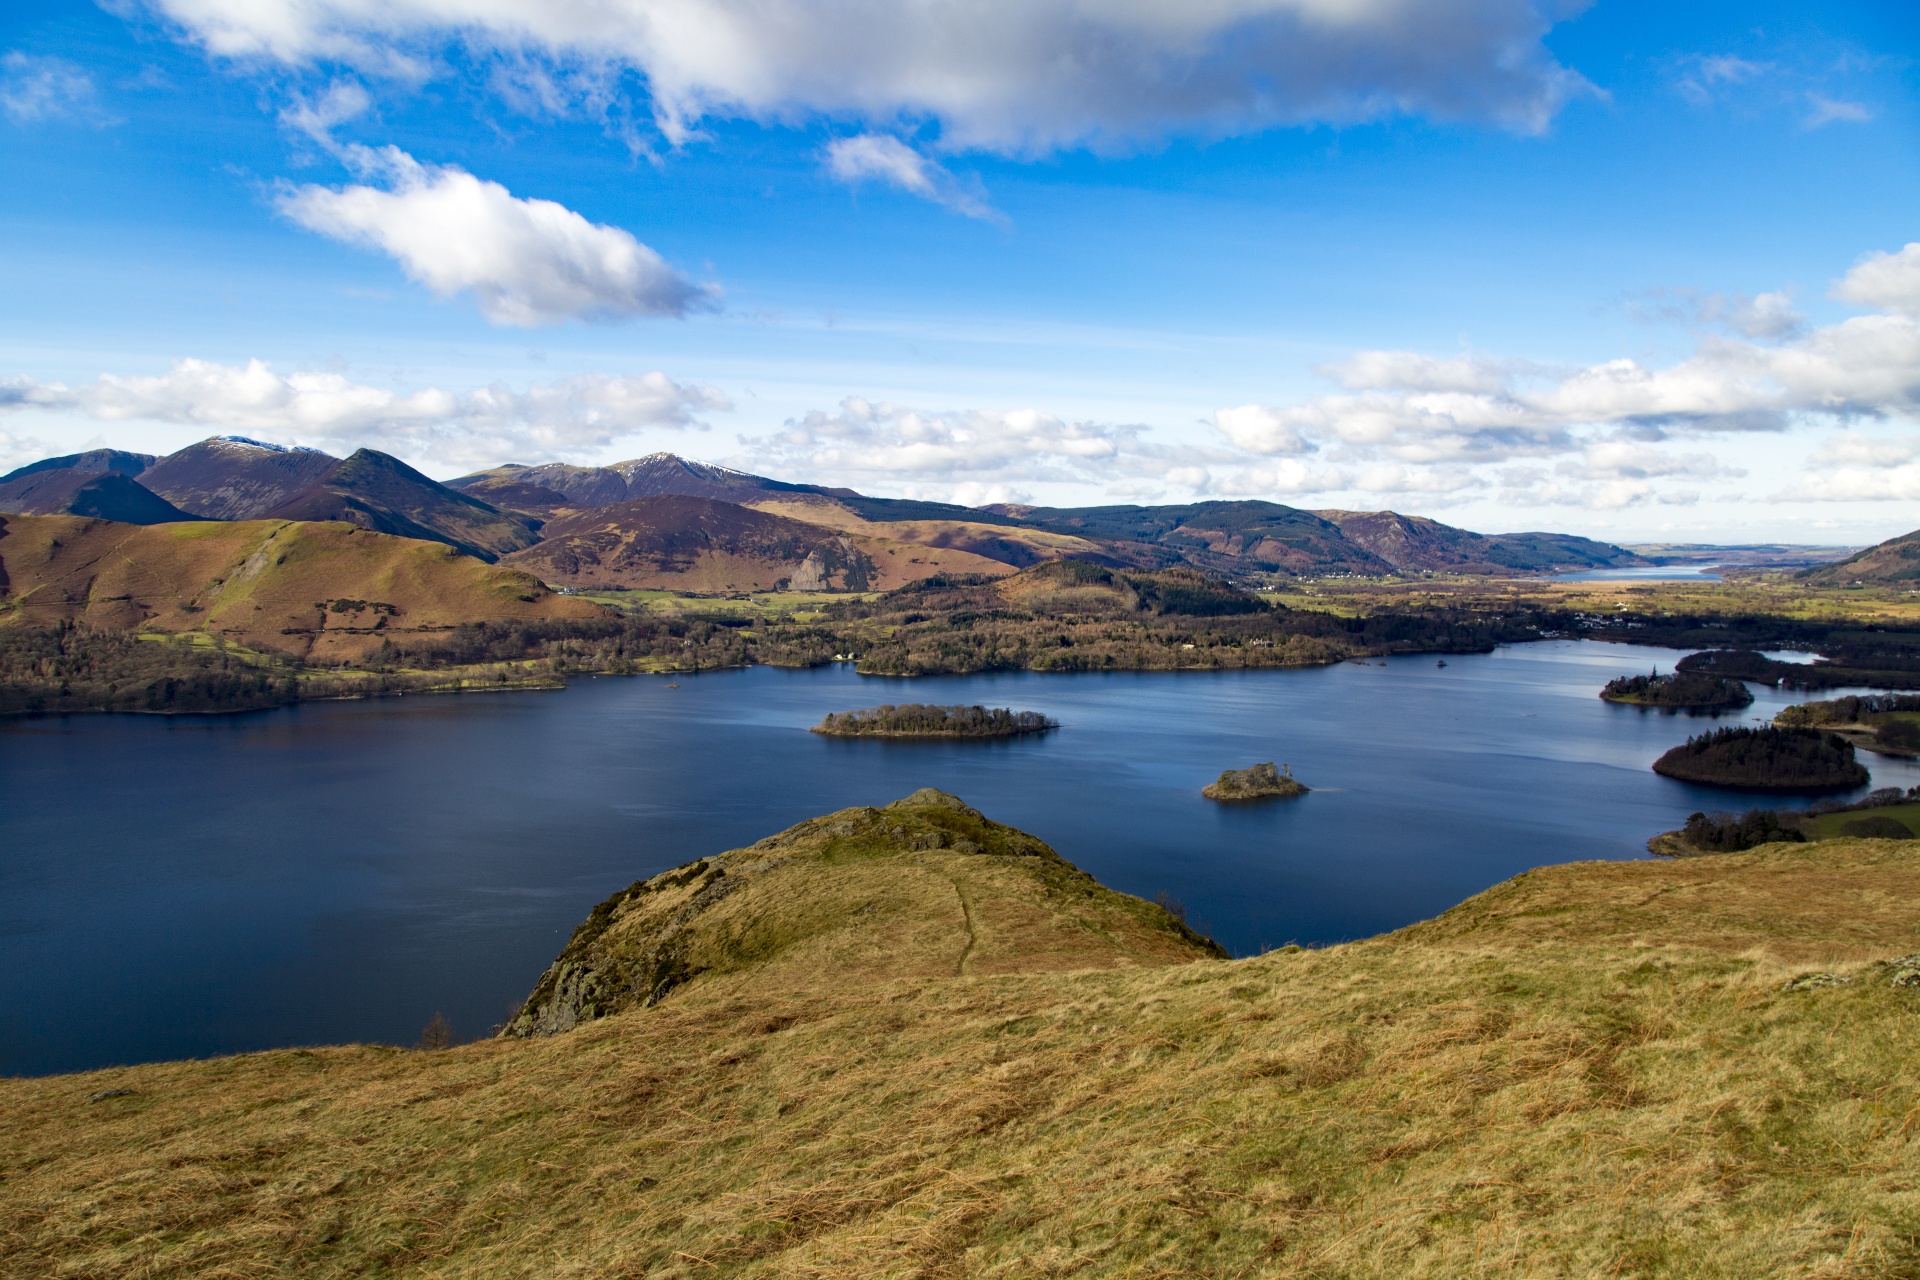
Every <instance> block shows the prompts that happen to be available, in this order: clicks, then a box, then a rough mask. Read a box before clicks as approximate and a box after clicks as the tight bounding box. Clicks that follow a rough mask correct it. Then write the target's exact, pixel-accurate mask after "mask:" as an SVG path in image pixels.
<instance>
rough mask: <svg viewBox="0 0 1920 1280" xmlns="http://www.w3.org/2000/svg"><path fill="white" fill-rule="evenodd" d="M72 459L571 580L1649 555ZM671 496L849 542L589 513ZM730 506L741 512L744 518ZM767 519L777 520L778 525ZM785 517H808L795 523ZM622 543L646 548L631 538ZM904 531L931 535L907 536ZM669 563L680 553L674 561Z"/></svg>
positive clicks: (719, 488)
mask: <svg viewBox="0 0 1920 1280" xmlns="http://www.w3.org/2000/svg"><path fill="white" fill-rule="evenodd" d="M56 464H58V465H56ZM61 469H64V470H83V469H84V470H100V471H109V470H111V471H119V472H121V473H123V474H126V475H133V474H136V473H137V474H138V476H139V483H140V484H142V485H145V486H146V487H148V488H150V489H152V490H153V491H154V492H155V493H157V494H158V495H159V496H160V497H162V498H164V499H166V500H167V501H168V502H170V503H172V504H173V505H174V506H175V507H177V508H179V509H180V510H182V511H185V512H187V513H189V514H192V515H198V516H204V517H206V518H209V519H216V520H247V519H261V518H272V519H300V520H342V521H346V522H348V523H352V524H357V525H359V526H361V527H362V528H366V529H370V530H374V531H376V532H382V533H391V534H395V535H399V536H403V537H413V538H424V539H430V540H434V541H440V542H445V543H447V544H448V545H450V546H455V547H458V548H459V549H460V550H462V551H464V552H466V553H467V554H469V555H472V556H475V557H477V558H480V559H485V560H493V559H498V558H499V557H501V556H503V555H510V554H515V553H519V552H526V551H528V550H529V549H530V548H534V547H535V546H536V544H541V543H542V541H543V539H553V538H556V537H557V539H558V542H557V544H556V545H554V546H550V547H546V548H545V550H543V551H540V552H538V553H537V554H532V555H528V556H525V557H523V558H522V559H523V562H524V563H526V564H528V565H529V566H533V565H536V564H537V565H541V566H544V568H543V569H542V570H541V571H542V572H548V571H551V572H552V573H553V574H555V575H556V576H554V577H552V578H551V579H550V580H551V581H554V582H556V583H560V582H564V583H567V584H569V585H586V584H587V583H588V582H590V581H591V582H598V583H602V584H604V585H636V584H638V583H640V582H643V581H644V583H645V584H646V585H648V586H660V587H675V588H679V589H684V590H689V591H696V592H698V591H708V590H733V589H738V590H760V589H763V585H764V584H767V583H770V582H774V581H779V580H780V579H781V578H783V577H788V576H790V575H789V574H787V573H784V572H772V570H773V569H774V568H776V567H778V566H784V565H788V564H793V565H794V566H796V569H795V571H796V572H798V573H799V575H800V576H799V579H798V580H800V581H805V582H833V583H834V584H835V586H834V588H833V589H845V588H843V587H841V586H840V585H839V584H842V583H846V582H853V581H859V580H861V579H862V574H863V572H864V571H863V570H861V569H860V568H859V564H860V557H862V556H864V557H867V558H868V559H872V560H873V561H874V565H875V569H874V570H873V572H874V573H877V574H878V576H877V577H872V578H871V581H874V582H879V583H885V584H889V585H899V584H901V583H904V582H908V581H912V580H914V579H913V578H912V577H911V576H908V575H910V574H914V573H918V574H921V575H922V576H924V574H925V573H929V572H934V571H936V570H934V569H929V568H927V566H929V565H934V566H938V568H939V570H941V571H950V572H1000V570H999V569H997V568H995V567H994V566H996V565H998V566H1007V567H1011V568H1015V569H1019V568H1025V567H1027V566H1030V565H1033V564H1038V563H1042V562H1045V561H1048V560H1056V559H1060V558H1063V557H1065V558H1072V559H1079V560H1087V561H1091V562H1093V563H1096V564H1102V565H1105V566H1107V567H1109V568H1126V569H1132V570H1145V571H1151V570H1157V569H1164V568H1169V567H1172V566H1176V565H1187V566H1190V567H1195V568H1199V569H1202V570H1205V571H1207V572H1210V573H1214V574H1219V575H1223V576H1228V577H1232V578H1235V579H1236V580H1238V581H1242V582H1246V583H1254V584H1257V583H1262V582H1268V581H1272V580H1275V579H1285V578H1289V577H1298V576H1328V575H1358V576H1376V575H1377V576H1386V575H1393V574H1403V575H1404V574H1422V573H1453V574H1474V575H1491V576H1500V575H1513V574H1529V573H1551V572H1557V571H1562V570H1568V569H1586V568H1592V567H1595V566H1601V565H1607V566H1612V565H1627V564H1637V563H1640V561H1639V560H1638V558H1637V557H1635V556H1634V555H1633V554H1632V553H1631V552H1629V551H1625V550H1623V549H1622V548H1619V547H1615V546H1612V545H1610V544H1607V543H1601V542H1595V541H1593V540H1591V539H1587V538H1580V537H1575V536H1573V535H1568V534H1553V533H1519V534H1498V535H1484V534H1477V533H1472V532H1469V531H1467V530H1464V529H1456V528H1453V527H1451V526H1448V525H1445V524H1441V523H1440V522H1438V521H1435V520H1430V519H1426V518H1424V517H1416V516H1403V515H1400V514H1398V513H1396V512H1391V511H1381V512H1353V511H1327V512H1319V513H1316V512H1311V511H1303V510H1299V509H1297V508H1294V507H1289V506H1285V505H1282V504H1280V503H1273V502H1199V503H1188V504H1183V505H1174V506H1159V507H1145V506H1103V507H1077V508H1051V507H1031V506H1014V505H995V506H988V507H962V506H956V505H954V504H951V503H941V502H929V501H923V500H910V499H897V498H871V497H867V496H865V495H863V494H860V493H856V492H854V491H853V490H851V489H837V488H830V487H826V486H821V485H808V484H790V483H787V482H785V481H780V480H773V479H769V478H767V477H765V476H756V475H751V474H748V473H746V472H742V471H736V470H733V469H731V468H728V467H722V466H715V465H713V464H711V463H704V462H695V461H690V460H688V459H684V458H680V457H677V456H675V455H673V454H670V453H656V454H650V455H648V456H647V457H644V458H635V459H633V460H631V461H628V462H622V463H616V464H614V465H612V466H605V467H584V466H573V465H568V464H564V463H544V464H540V465H535V466H527V465H521V464H509V465H506V466H500V467H495V468H492V469H491V470H488V471H482V472H476V473H473V474H471V475H466V476H461V477H459V478H458V479H455V480H452V481H449V482H447V483H446V484H440V483H439V482H437V481H434V480H432V479H430V478H429V477H427V476H425V475H423V474H421V473H420V472H418V471H416V470H414V469H413V468H411V467H409V466H407V465H406V464H405V463H403V462H401V461H400V460H398V459H396V458H393V457H390V456H389V455H386V454H383V453H379V452H376V451H374V450H368V449H362V450H360V451H359V452H357V453H355V454H354V455H353V456H352V457H350V458H348V459H345V460H344V461H343V460H340V459H337V458H334V457H332V456H331V455H328V454H325V453H321V452H319V451H317V450H312V449H289V448H285V447H283V446H279V445H267V444H261V443H259V442H257V441H253V440H248V439H246V438H244V437H238V436H222V437H216V438H214V439H211V440H204V441H201V442H200V443H199V444H195V445H190V446H188V447H187V448H185V449H182V450H180V451H178V452H177V453H173V454H169V455H168V456H166V457H164V458H160V459H157V460H153V459H149V458H148V456H147V455H142V454H126V453H113V452H111V451H106V450H96V451H93V452H91V453H88V454H85V455H70V456H69V457H66V458H51V459H47V460H45V461H43V462H40V463H35V464H32V466H31V467H30V468H23V469H22V472H21V473H17V474H21V475H24V474H25V473H26V472H29V471H50V470H61ZM43 483H44V482H43ZM655 498H698V499H704V500H709V501H717V502H725V503H730V504H734V505H736V506H742V507H748V508H751V509H753V510H756V511H759V512H761V513H763V514H766V515H768V516H772V517H777V518H781V519H785V520H789V521H796V522H799V523H801V524H806V525H811V526H814V527H815V528H816V529H818V530H823V531H828V532H830V533H831V534H833V535H834V536H835V537H837V538H838V539H839V540H840V541H839V542H838V543H834V544H831V545H830V544H827V543H820V542H818V541H817V539H818V537H819V536H820V535H819V534H810V535H806V536H807V537H811V538H814V539H816V542H815V545H817V546H821V547H823V548H826V549H824V550H822V552H821V557H820V558H819V560H818V561H817V563H815V565H814V567H813V568H811V569H806V570H800V569H798V568H797V566H799V565H803V564H805V563H806V556H805V555H804V554H803V555H802V556H800V557H799V559H798V560H795V559H794V558H793V557H792V556H790V555H788V554H787V553H786V551H784V550H782V551H779V552H778V553H777V554H774V555H772V556H771V558H768V557H767V556H764V555H761V553H760V551H757V550H754V549H751V548H748V549H746V550H744V551H741V552H738V553H736V552H735V551H734V550H732V549H729V548H728V547H727V546H725V545H722V544H724V543H726V542H727V541H728V539H730V538H733V537H735V536H736V534H738V536H748V535H747V534H746V532H745V528H744V526H742V527H741V528H740V529H738V530H735V531H734V532H729V533H726V534H724V535H723V536H722V537H721V540H720V543H716V544H713V545H711V546H709V547H708V548H707V550H708V552H709V553H711V554H709V555H707V558H706V559H700V557H699V556H695V557H694V558H693V559H688V557H687V555H685V554H682V552H683V551H684V546H683V544H682V543H680V542H673V539H675V538H679V537H680V536H681V535H680V533H675V532H673V531H672V530H668V529H664V528H653V526H652V525H651V524H649V521H651V520H652V517H647V518H646V519H643V520H642V521H641V522H640V524H641V525H646V526H647V528H649V529H653V531H652V532H646V531H645V530H643V529H642V528H641V527H640V525H635V526H633V527H632V528H627V529H626V532H624V533H618V532H610V530H611V529H612V528H613V526H614V525H621V526H622V527H623V528H624V527H625V524H623V521H624V522H627V523H631V519H632V517H631V516H622V517H616V518H613V519H612V520H611V522H609V521H606V520H603V521H601V522H600V523H599V524H597V525H596V524H594V522H593V520H592V519H591V518H590V514H589V513H592V512H596V511H603V510H608V509H611V508H614V507H620V508H626V507H628V506H629V505H630V504H632V503H634V502H639V501H644V500H648V499H655ZM89 501H93V502H94V506H90V507H88V508H87V509H88V510H89V511H92V510H94V509H96V508H97V509H98V510H101V511H109V510H117V511H124V512H127V513H129V518H135V517H134V515H133V513H134V510H135V509H134V508H133V507H132V506H130V505H128V499H127V497H126V495H125V494H123V495H122V497H121V499H120V502H119V505H118V506H112V507H109V506H105V505H100V503H99V501H98V500H94V499H90V500H89ZM56 505H57V504H56ZM35 509H36V510H38V509H40V507H36V508H35ZM161 514H164V513H161ZM139 518H146V517H139ZM729 519H730V520H732V521H733V523H734V524H735V525H738V524H739V518H738V517H729ZM668 523H669V524H671V523H672V522H671V521H669V522H668ZM543 525H550V526H552V527H551V528H549V529H543V527H542V526H543ZM556 530H559V531H563V532H559V533H556V532H555V531H556ZM683 532H684V531H683ZM689 536H691V535H690V534H689ZM751 536H752V537H772V536H774V535H773V534H772V533H771V531H770V530H761V531H760V532H759V533H756V534H753V535H751ZM780 536H782V537H788V538H789V539H791V538H795V537H799V536H800V535H799V534H797V533H796V532H795V531H793V530H787V531H786V532H785V533H784V534H782V535H780ZM660 538H666V539H667V540H668V542H660V541H659V539H660ZM863 538H864V539H875V540H879V541H880V542H881V543H884V544H885V548H884V554H880V553H879V552H878V551H877V550H876V547H869V546H866V545H865V544H862V543H860V541H859V540H860V539H863ZM609 539H611V541H609ZM847 539H852V540H853V542H852V543H847V542H846V540H847ZM655 543H658V545H655ZM668 543H672V545H668ZM616 544H618V545H619V546H628V547H631V548H632V549H631V550H630V551H620V550H617V549H616ZM687 545H690V544H687ZM834 546H837V547H838V548H839V549H838V550H834V549H832V547H834ZM902 547H914V548H919V549H920V550H919V551H917V552H914V551H908V552H905V553H904V554H902V552H901V551H900V548H902ZM736 554H738V555H744V556H745V559H744V560H741V561H740V562H739V563H738V564H735V563H734V562H733V561H731V560H729V561H726V562H725V564H724V566H723V567H717V568H716V567H715V566H716V565H720V564H721V562H719V561H715V560H713V559H712V556H715V555H718V556H723V557H725V556H735V555H736ZM876 555H878V556H879V558H875V557H876ZM649 556H652V557H654V561H648V559H647V557H649ZM655 561H657V563H655ZM747 561H754V562H755V563H753V564H751V565H749V564H748V563H747ZM616 562H618V563H617V564H616ZM696 562H697V563H698V564H699V565H700V566H702V567H701V568H700V569H699V570H698V571H697V572H696V571H694V570H693V569H692V568H690V567H689V566H692V565H694V564H695V563H696ZM669 565H681V566H682V567H681V568H670V567H663V566H669ZM894 565H897V567H898V568H899V569H900V571H901V572H899V573H893V572H892V571H891V568H890V567H889V566H894ZM770 572H771V573H772V576H771V577H769V573H770ZM689 573H691V574H692V576H687V575H688V574H689ZM849 573H851V575H852V576H851V577H849V576H848V574H849ZM596 574H597V575H599V576H598V577H595V576H594V575H596ZM676 575H677V576H676Z"/></svg>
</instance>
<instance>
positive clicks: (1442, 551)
mask: <svg viewBox="0 0 1920 1280" xmlns="http://www.w3.org/2000/svg"><path fill="white" fill-rule="evenodd" d="M1313 514H1315V515H1317V516H1319V517H1321V518H1322V519H1324V520H1329V521H1331V522H1333V523H1334V524H1335V525H1338V526H1339V528H1340V532H1342V533H1344V534H1345V535H1346V536H1347V537H1348V538H1350V539H1352V540H1353V541H1354V542H1356V543H1358V544H1359V545H1360V546H1362V547H1364V548H1366V549H1367V550H1368V551H1371V552H1372V553H1373V554H1374V555H1376V556H1378V557H1380V559H1382V560H1384V561H1386V562H1387V563H1388V564H1390V565H1392V566H1393V567H1394V569H1396V570H1397V571H1399V572H1401V573H1408V574H1415V573H1472V574H1492V575H1499V574H1510V573H1554V572H1563V571H1566V570H1569V569H1597V568H1609V569H1611V568H1619V567H1622V566H1627V565H1638V564H1644V563H1646V562H1645V561H1643V560H1642V559H1641V558H1640V557H1639V556H1637V555H1635V554H1633V553H1632V552H1630V551H1627V550H1625V549H1624V548H1621V547H1616V546H1613V545H1612V544H1610V543H1605V542H1595V541H1593V540H1592V539H1591V538H1580V537H1576V536H1574V535H1572V534H1565V533H1503V534H1484V533H1470V532H1468V531H1467V530H1465V529H1456V528H1454V527H1453V526H1452V525H1445V524H1441V523H1440V522H1439V521H1438V520H1429V519H1427V518H1426V517H1424V516H1403V515H1401V514H1399V513H1398V512H1394V511H1316V512H1314V513H1313Z"/></svg>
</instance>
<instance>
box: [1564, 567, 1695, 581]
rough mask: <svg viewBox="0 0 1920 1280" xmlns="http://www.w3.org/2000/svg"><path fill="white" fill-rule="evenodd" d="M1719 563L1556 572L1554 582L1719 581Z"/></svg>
mask: <svg viewBox="0 0 1920 1280" xmlns="http://www.w3.org/2000/svg"><path fill="white" fill-rule="evenodd" d="M1719 567H1720V566H1719V565H1717V564H1692V565H1690V564H1659V565H1652V566H1648V567H1646V568H1640V569H1582V570H1580V571H1579V572H1578V573H1556V574H1553V575H1552V581H1554V582H1718V581H1720V575H1719V574H1717V573H1715V572H1714V570H1715V569H1718V568H1719Z"/></svg>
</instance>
